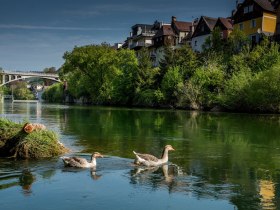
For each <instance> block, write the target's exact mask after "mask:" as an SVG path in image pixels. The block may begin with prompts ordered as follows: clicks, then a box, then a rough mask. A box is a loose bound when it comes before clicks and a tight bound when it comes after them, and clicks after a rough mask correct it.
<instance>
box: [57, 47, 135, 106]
mask: <svg viewBox="0 0 280 210" xmlns="http://www.w3.org/2000/svg"><path fill="white" fill-rule="evenodd" d="M126 51H127V50H123V51H122V50H121V51H117V50H114V49H113V48H111V47H110V46H109V45H105V44H103V45H88V46H83V47H75V48H74V49H73V50H72V52H66V53H65V54H64V59H65V63H64V64H63V66H62V68H61V71H60V73H59V74H60V76H61V78H62V79H65V80H66V81H67V82H68V90H69V92H70V94H72V95H73V96H74V97H76V98H81V97H82V98H85V99H87V100H90V101H91V102H93V103H95V104H110V103H114V102H115V101H117V100H116V95H120V94H125V93H121V92H120V91H121V90H125V88H124V89H121V88H120V89H118V91H116V89H117V88H116V86H115V85H116V84H119V83H118V82H117V80H118V79H119V78H120V77H122V76H123V69H125V71H126V72H127V71H129V70H128V69H130V68H131V69H132V70H133V68H134V67H135V66H136V65H137V63H136V58H135V55H134V54H133V53H128V52H126ZM125 56H127V57H126V58H125ZM126 61H127V63H125V62H126Z"/></svg>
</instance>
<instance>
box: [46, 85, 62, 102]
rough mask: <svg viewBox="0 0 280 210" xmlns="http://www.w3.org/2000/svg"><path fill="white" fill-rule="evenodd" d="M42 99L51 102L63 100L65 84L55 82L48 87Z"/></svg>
mask: <svg viewBox="0 0 280 210" xmlns="http://www.w3.org/2000/svg"><path fill="white" fill-rule="evenodd" d="M42 99H44V100H46V101H48V102H51V103H54V102H56V103H61V102H63V86H62V84H61V83H56V84H53V85H52V86H50V87H48V88H47V89H46V90H45V91H44V92H43V94H42Z"/></svg>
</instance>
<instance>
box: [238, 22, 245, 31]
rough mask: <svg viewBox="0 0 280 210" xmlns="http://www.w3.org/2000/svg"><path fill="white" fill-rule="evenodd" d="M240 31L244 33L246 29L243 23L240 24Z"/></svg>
mask: <svg viewBox="0 0 280 210" xmlns="http://www.w3.org/2000/svg"><path fill="white" fill-rule="evenodd" d="M239 29H240V30H241V31H243V29H244V26H243V23H240V24H239Z"/></svg>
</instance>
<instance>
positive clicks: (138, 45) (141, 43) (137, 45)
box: [129, 41, 152, 49]
mask: <svg viewBox="0 0 280 210" xmlns="http://www.w3.org/2000/svg"><path fill="white" fill-rule="evenodd" d="M151 45H152V42H150V41H149V42H147V41H138V42H133V43H132V44H130V45H129V48H130V49H140V48H142V47H149V46H151Z"/></svg>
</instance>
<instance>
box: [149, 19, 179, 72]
mask: <svg viewBox="0 0 280 210" xmlns="http://www.w3.org/2000/svg"><path fill="white" fill-rule="evenodd" d="M177 40H178V39H177V35H176V34H175V31H174V29H173V28H172V26H171V24H163V25H162V26H161V28H160V29H159V30H158V31H157V33H156V35H155V36H154V37H153V43H154V45H153V49H152V53H151V57H152V60H153V63H154V66H158V65H159V62H160V60H162V59H163V57H164V48H165V47H166V46H171V47H174V46H175V45H176V44H177Z"/></svg>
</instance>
